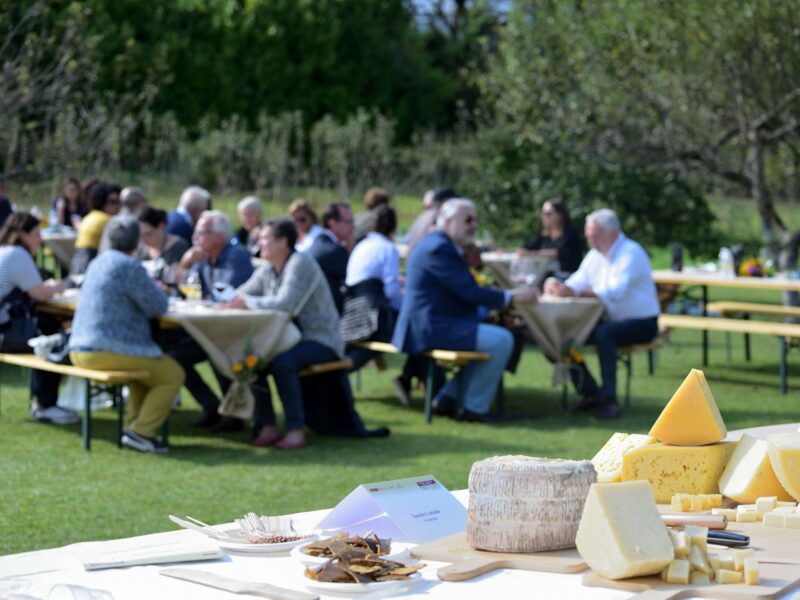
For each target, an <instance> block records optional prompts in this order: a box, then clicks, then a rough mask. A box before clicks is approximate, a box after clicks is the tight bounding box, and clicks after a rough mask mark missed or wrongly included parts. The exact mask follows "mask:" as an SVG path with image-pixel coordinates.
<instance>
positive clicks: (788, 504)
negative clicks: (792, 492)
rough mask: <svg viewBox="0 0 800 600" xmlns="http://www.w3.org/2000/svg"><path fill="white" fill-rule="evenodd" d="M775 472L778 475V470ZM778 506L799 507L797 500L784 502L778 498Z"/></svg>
mask: <svg viewBox="0 0 800 600" xmlns="http://www.w3.org/2000/svg"><path fill="white" fill-rule="evenodd" d="M771 463H772V459H771V458H770V464H771ZM774 468H775V467H773V469H774ZM775 474H776V475H777V474H778V473H777V472H776V473H775ZM781 485H783V484H781ZM778 508H791V509H796V508H797V502H793V501H790V502H784V501H782V500H778Z"/></svg>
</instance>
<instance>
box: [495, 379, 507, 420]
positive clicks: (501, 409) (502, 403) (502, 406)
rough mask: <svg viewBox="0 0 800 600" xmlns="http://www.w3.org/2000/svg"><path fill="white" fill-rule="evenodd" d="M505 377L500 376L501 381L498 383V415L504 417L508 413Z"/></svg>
mask: <svg viewBox="0 0 800 600" xmlns="http://www.w3.org/2000/svg"><path fill="white" fill-rule="evenodd" d="M503 379H504V378H503V377H501V378H500V383H499V384H497V416H498V417H504V416H505V415H506V386H505V385H504V384H503Z"/></svg>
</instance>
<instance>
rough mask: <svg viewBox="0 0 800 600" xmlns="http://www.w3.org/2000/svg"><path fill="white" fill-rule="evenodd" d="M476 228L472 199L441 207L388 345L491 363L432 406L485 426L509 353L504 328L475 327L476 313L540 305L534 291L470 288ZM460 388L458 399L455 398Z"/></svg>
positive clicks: (466, 373) (412, 262) (411, 269)
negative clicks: (469, 354)
mask: <svg viewBox="0 0 800 600" xmlns="http://www.w3.org/2000/svg"><path fill="white" fill-rule="evenodd" d="M477 229H478V217H477V214H476V212H475V205H474V204H473V203H472V202H471V201H470V200H467V199H465V198H454V199H451V200H448V201H447V202H445V203H444V204H442V207H441V210H440V211H439V215H438V216H437V218H436V230H435V231H433V232H432V233H430V234H429V235H427V236H425V237H424V238H423V239H422V240H421V241H420V242H419V244H418V245H417V247H416V248H415V249H414V252H412V253H411V255H410V256H409V258H408V264H407V267H406V290H405V294H404V296H403V302H402V305H401V307H400V314H399V316H398V320H397V325H396V326H395V329H394V335H393V337H392V344H394V345H395V346H396V347H397V348H400V349H401V350H402V351H403V352H407V353H409V354H411V355H416V354H420V353H422V352H425V351H427V350H432V349H444V350H475V351H478V352H487V353H488V354H489V355H490V356H491V358H490V359H489V360H487V361H481V362H473V363H471V364H469V365H467V366H466V367H464V368H462V369H461V370H460V371H459V373H458V375H456V378H453V379H452V380H451V381H450V382H449V383H448V384H447V385H445V386H444V387H443V388H442V389H441V391H439V393H438V394H437V395H436V398H435V399H434V403H433V409H434V412H435V413H436V414H439V415H447V416H454V417H456V418H457V419H461V420H465V421H487V420H488V412H489V408H490V407H491V404H492V400H493V399H494V396H495V392H496V391H497V387H498V385H499V384H500V380H501V378H502V376H503V369H504V368H505V366H506V363H507V362H508V359H509V357H510V356H511V352H512V350H513V346H514V339H513V336H512V335H511V333H510V332H509V331H508V330H507V329H505V328H503V327H498V326H496V325H489V324H486V323H481V322H480V318H479V311H478V307H480V306H487V307H489V308H495V309H500V308H503V307H505V306H508V305H509V304H510V303H511V302H515V303H531V304H532V303H535V302H536V301H537V299H538V292H537V291H536V290H535V289H532V288H520V289H515V290H508V291H501V290H497V289H493V288H489V287H482V286H480V285H478V284H477V283H476V281H475V279H474V278H473V276H472V274H471V273H470V270H469V266H468V265H467V262H466V260H465V259H464V250H463V248H465V247H466V246H468V245H469V244H471V243H472V242H473V241H474V239H475V232H476V231H477ZM457 378H458V379H460V380H461V381H460V385H459V381H458V379H457ZM459 389H461V390H462V391H463V395H462V398H458V390H459ZM459 401H460V402H459ZM459 403H460V404H461V408H460V409H459V408H458V407H459Z"/></svg>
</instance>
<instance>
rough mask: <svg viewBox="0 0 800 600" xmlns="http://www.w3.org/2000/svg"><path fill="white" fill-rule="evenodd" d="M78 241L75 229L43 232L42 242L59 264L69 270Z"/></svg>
mask: <svg viewBox="0 0 800 600" xmlns="http://www.w3.org/2000/svg"><path fill="white" fill-rule="evenodd" d="M77 239H78V234H77V232H76V231H75V230H74V229H70V228H63V229H59V230H58V231H49V230H48V229H43V230H42V242H44V243H45V244H47V246H48V247H49V248H50V251H51V252H52V253H53V256H54V257H55V258H56V260H57V261H58V262H59V264H60V265H63V266H65V267H67V268H69V264H70V262H71V261H72V255H73V254H75V240H77Z"/></svg>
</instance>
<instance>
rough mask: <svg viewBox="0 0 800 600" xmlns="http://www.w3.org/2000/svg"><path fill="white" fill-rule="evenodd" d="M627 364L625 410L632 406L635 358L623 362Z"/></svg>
mask: <svg viewBox="0 0 800 600" xmlns="http://www.w3.org/2000/svg"><path fill="white" fill-rule="evenodd" d="M623 362H624V363H625V408H628V407H629V406H630V405H631V369H632V366H633V356H632V355H630V354H628V356H627V357H626V358H625V360H624V361H623Z"/></svg>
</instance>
